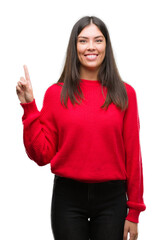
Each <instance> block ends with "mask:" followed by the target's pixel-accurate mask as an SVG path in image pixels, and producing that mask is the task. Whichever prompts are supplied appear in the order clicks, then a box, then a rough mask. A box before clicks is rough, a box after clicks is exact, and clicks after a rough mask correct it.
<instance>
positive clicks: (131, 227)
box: [123, 220, 138, 240]
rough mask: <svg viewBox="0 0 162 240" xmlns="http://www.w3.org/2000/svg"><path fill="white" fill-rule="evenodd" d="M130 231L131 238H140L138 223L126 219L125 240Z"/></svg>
mask: <svg viewBox="0 0 162 240" xmlns="http://www.w3.org/2000/svg"><path fill="white" fill-rule="evenodd" d="M128 232H129V233H130V238H129V240H136V239H137V238H138V223H134V222H130V221H128V220H125V224H124V236H123V240H127V236H128Z"/></svg>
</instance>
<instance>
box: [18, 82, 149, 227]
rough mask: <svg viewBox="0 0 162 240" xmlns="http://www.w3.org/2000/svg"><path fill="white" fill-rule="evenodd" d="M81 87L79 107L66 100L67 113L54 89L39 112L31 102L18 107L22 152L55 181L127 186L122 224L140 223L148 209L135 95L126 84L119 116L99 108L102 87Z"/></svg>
mask: <svg viewBox="0 0 162 240" xmlns="http://www.w3.org/2000/svg"><path fill="white" fill-rule="evenodd" d="M62 84H63V83H62ZM80 87H81V89H82V92H83V95H84V100H82V104H81V105H78V104H75V106H73V105H72V103H71V101H70V98H68V102H67V103H68V109H67V108H65V107H64V106H63V105H62V104H61V101H60V93H61V89H62V86H59V85H57V84H56V83H55V84H53V85H52V86H50V87H49V88H48V89H47V91H46V93H45V96H44V102H43V107H42V110H41V111H38V109H37V106H36V103H35V100H33V101H32V102H30V103H24V104H22V103H21V106H22V107H23V109H24V115H23V117H22V120H23V125H24V145H25V148H26V152H27V154H28V156H29V158H31V159H32V160H34V161H35V162H36V163H37V164H38V165H39V166H43V165H46V164H48V163H50V164H51V171H52V173H54V174H56V175H59V176H63V177H67V178H72V179H75V180H78V181H82V182H87V183H93V182H103V181H108V180H127V197H128V201H127V206H128V208H129V213H128V215H127V218H126V219H127V220H129V221H132V222H138V221H139V220H138V217H139V213H140V212H141V211H144V210H145V208H146V207H145V204H144V202H143V171H142V158H141V150H140V139H139V128H140V123H139V116H138V106H137V98H136V93H135V90H134V88H133V87H131V86H130V85H129V84H127V83H125V87H126V90H127V94H128V101H129V106H128V108H127V109H126V110H125V111H121V110H120V109H119V108H117V107H116V105H114V104H113V103H111V104H110V105H109V107H108V109H107V110H105V109H101V108H100V106H102V105H103V103H104V101H105V99H104V97H103V95H102V89H101V83H100V82H98V81H94V80H93V81H91V80H85V79H82V80H81V82H80ZM106 91H107V89H106V88H105V87H104V94H105V97H106Z"/></svg>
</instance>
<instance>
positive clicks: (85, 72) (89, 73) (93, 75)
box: [80, 67, 99, 80]
mask: <svg viewBox="0 0 162 240" xmlns="http://www.w3.org/2000/svg"><path fill="white" fill-rule="evenodd" d="M98 71H99V69H87V68H86V69H85V68H83V67H81V68H80V78H81V79H87V80H98Z"/></svg>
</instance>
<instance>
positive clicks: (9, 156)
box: [0, 0, 162, 240]
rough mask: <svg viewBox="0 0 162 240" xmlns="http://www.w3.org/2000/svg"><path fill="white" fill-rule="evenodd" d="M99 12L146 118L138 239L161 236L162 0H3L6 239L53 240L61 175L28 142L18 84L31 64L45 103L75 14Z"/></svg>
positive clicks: (0, 59)
mask: <svg viewBox="0 0 162 240" xmlns="http://www.w3.org/2000/svg"><path fill="white" fill-rule="evenodd" d="M86 15H89V16H90V15H95V16H97V17H99V18H101V19H102V20H103V21H104V22H105V23H106V25H107V27H108V30H109V33H110V38H111V41H112V46H113V50H114V54H115V58H116V62H117V65H118V68H119V72H120V75H121V77H122V79H123V80H124V81H126V82H128V83H129V84H131V85H132V86H133V87H134V88H135V90H136V93H137V99H138V105H139V115H140V123H141V130H140V136H141V149H142V156H143V172H144V200H145V204H146V206H147V210H146V211H145V212H143V213H141V215H140V223H139V240H145V239H159V237H161V221H160V220H158V218H159V217H161V214H162V207H161V204H162V194H161V182H162V174H161V171H162V163H161V161H162V153H161V149H162V142H161V138H162V137H161V136H162V114H161V112H162V108H161V104H162V98H161V86H162V85H161V81H162V71H161V56H162V46H161V45H162V33H161V24H160V23H161V22H162V14H161V6H160V1H157V0H154V1H149V0H147V1H145V0H136V1H131V0H122V1H121V0H119V1H117V0H110V1H108V0H107V1H103V0H100V1H97V0H93V1H90V0H89V1H87V0H82V1H76V0H69V1H62V0H59V1H55V0H44V1H42V0H15V1H12V0H3V1H1V2H0V34H1V37H0V112H1V116H0V121H1V122H0V136H1V137H0V141H1V142H0V149H1V150H0V153H1V159H0V164H1V167H0V229H1V230H0V239H3V240H9V239H16V240H22V239H23V240H29V239H30V240H35V239H39V240H45V239H48V240H52V239H53V237H52V231H51V226H50V205H51V196H52V186H53V178H54V175H53V174H52V173H51V172H50V166H49V165H47V166H45V167H39V166H37V165H36V164H35V163H34V162H33V161H31V160H30V159H29V158H28V157H27V155H26V153H25V150H24V146H23V139H22V130H23V128H22V122H21V117H22V114H23V110H22V108H21V106H20V105H19V100H18V98H17V96H16V84H17V81H18V80H19V78H20V77H21V76H24V71H23V64H26V65H27V66H28V69H29V74H30V77H31V81H32V85H33V89H34V96H35V99H36V102H37V105H38V108H39V109H41V106H42V101H43V96H44V93H45V90H46V89H47V88H48V87H49V86H50V85H51V84H52V83H55V82H57V80H58V78H59V76H60V73H61V70H62V66H63V63H64V59H65V53H66V48H67V43H68V40H69V36H70V32H71V29H72V27H73V25H74V24H75V22H76V21H77V20H78V19H80V18H81V17H83V16H86Z"/></svg>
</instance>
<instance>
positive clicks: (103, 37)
mask: <svg viewBox="0 0 162 240" xmlns="http://www.w3.org/2000/svg"><path fill="white" fill-rule="evenodd" d="M101 37H102V38H104V37H103V36H102V35H99V36H96V37H95V39H96V38H101ZM78 38H85V39H88V37H85V36H79V37H78Z"/></svg>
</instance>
